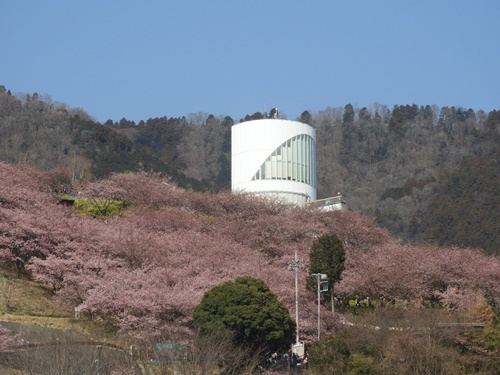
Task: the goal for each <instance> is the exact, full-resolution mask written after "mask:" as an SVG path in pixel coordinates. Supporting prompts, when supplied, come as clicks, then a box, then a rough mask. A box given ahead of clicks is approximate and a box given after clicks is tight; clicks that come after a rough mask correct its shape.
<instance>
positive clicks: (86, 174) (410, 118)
mask: <svg viewBox="0 0 500 375" xmlns="http://www.w3.org/2000/svg"><path fill="white" fill-rule="evenodd" d="M262 117H263V114H262V113H259V112H256V113H254V114H253V115H247V116H246V117H245V118H244V119H242V120H240V121H251V120H254V119H259V118H262ZM298 120H300V121H303V122H307V123H309V124H311V125H313V126H314V127H315V128H316V129H317V164H318V197H319V198H323V197H327V196H331V195H335V194H336V193H337V192H341V193H342V194H343V195H344V197H345V199H346V200H347V203H348V206H349V207H350V208H352V209H354V210H356V211H359V212H361V213H363V214H365V215H368V216H371V217H373V218H375V220H376V222H377V223H378V224H379V225H381V226H382V227H384V228H387V229H388V230H389V231H390V232H391V233H392V234H393V235H396V236H398V237H400V238H402V239H403V240H405V241H410V242H418V243H422V242H424V241H426V242H431V243H436V244H446V245H457V246H464V247H465V246H473V247H480V248H482V249H483V250H484V251H485V252H487V253H492V254H499V253H500V236H498V233H500V224H499V223H500V214H499V212H500V210H499V206H500V205H499V201H500V197H499V195H498V192H497V191H498V189H497V187H498V186H500V173H498V170H499V169H500V165H499V163H500V161H499V147H500V135H499V125H500V112H498V111H492V112H490V113H485V112H483V111H477V112H476V111H474V110H473V109H464V108H460V107H457V108H455V107H451V108H450V107H443V108H438V107H436V106H429V105H426V106H417V105H399V106H395V107H394V108H393V109H392V110H390V109H388V108H387V107H386V106H383V105H378V104H374V105H373V106H371V107H370V108H354V107H353V106H352V105H350V104H348V105H346V106H345V107H328V108H326V109H324V110H321V111H318V112H315V113H313V112H308V111H305V112H304V113H303V114H302V115H301V116H300V118H299V119H298ZM233 123H234V122H233V119H231V117H229V116H213V115H209V114H205V113H195V114H189V115H187V116H186V117H182V118H167V117H166V116H165V117H161V118H151V119H147V120H144V121H140V122H139V123H137V124H136V123H135V122H133V121H128V120H127V119H122V120H120V121H118V122H113V121H112V120H109V121H107V122H106V123H105V124H102V125H101V124H99V123H96V122H95V121H93V120H92V119H91V117H90V116H89V115H87V114H86V113H85V112H84V111H83V110H81V109H69V108H67V107H66V106H64V105H63V104H57V103H52V102H51V100H50V98H40V97H39V96H38V95H36V94H33V95H22V96H20V97H15V96H13V95H11V94H10V93H9V92H8V91H6V90H5V89H1V90H0V134H1V135H2V136H1V137H0V160H3V161H7V162H10V163H21V164H27V165H32V166H34V167H36V168H39V169H49V168H53V167H56V166H62V167H65V168H66V169H67V170H68V176H69V181H68V185H70V186H73V187H75V186H77V185H78V183H79V181H86V180H94V179H99V178H103V177H106V176H109V175H110V173H111V172H123V171H137V170H146V171H149V170H154V171H161V172H166V173H168V174H169V175H170V176H172V178H173V179H174V181H176V182H177V183H179V184H180V186H183V187H187V188H193V189H194V190H197V191H224V190H227V189H229V188H230V163H231V161H230V152H231V139H230V137H231V126H232V125H233Z"/></svg>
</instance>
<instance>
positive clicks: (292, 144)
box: [252, 134, 316, 187]
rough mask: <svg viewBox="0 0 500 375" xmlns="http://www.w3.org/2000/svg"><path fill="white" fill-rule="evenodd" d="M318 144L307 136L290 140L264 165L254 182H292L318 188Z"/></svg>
mask: <svg viewBox="0 0 500 375" xmlns="http://www.w3.org/2000/svg"><path fill="white" fill-rule="evenodd" d="M315 155H316V144H315V142H314V139H313V138H312V137H311V136H309V135H305V134H301V135H298V136H295V137H293V138H290V139H288V140H287V141H285V142H284V143H283V144H282V145H280V146H279V147H278V148H277V149H276V150H274V151H273V152H272V153H271V155H270V156H269V157H268V158H267V159H266V160H265V161H264V163H262V165H261V166H260V167H259V169H258V170H257V172H256V173H255V174H254V176H253V177H252V180H291V181H298V182H303V183H305V184H309V185H311V186H313V187H316V158H315Z"/></svg>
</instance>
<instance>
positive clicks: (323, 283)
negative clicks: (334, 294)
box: [311, 273, 328, 340]
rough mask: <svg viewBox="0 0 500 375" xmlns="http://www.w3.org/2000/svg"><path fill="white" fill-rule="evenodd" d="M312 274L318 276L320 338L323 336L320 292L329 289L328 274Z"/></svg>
mask: <svg viewBox="0 0 500 375" xmlns="http://www.w3.org/2000/svg"><path fill="white" fill-rule="evenodd" d="M311 276H314V277H316V280H317V282H318V340H319V338H320V336H321V308H320V307H321V299H320V293H321V292H327V291H328V276H327V275H325V274H324V273H313V274H311Z"/></svg>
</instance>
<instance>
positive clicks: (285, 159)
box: [231, 119, 316, 205]
mask: <svg viewBox="0 0 500 375" xmlns="http://www.w3.org/2000/svg"><path fill="white" fill-rule="evenodd" d="M231 137H232V139H231V187H232V190H233V191H234V192H239V191H244V192H249V193H255V194H259V195H260V194H265V195H270V196H275V197H276V198H278V199H281V200H282V201H284V202H287V203H291V204H297V205H302V204H304V203H305V202H307V201H310V200H315V199H316V129H314V128H313V127H312V126H310V125H307V124H304V123H301V122H297V121H288V120H280V119H264V120H254V121H246V122H242V123H239V124H236V125H233V127H232V129H231Z"/></svg>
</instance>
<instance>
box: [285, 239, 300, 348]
mask: <svg viewBox="0 0 500 375" xmlns="http://www.w3.org/2000/svg"><path fill="white" fill-rule="evenodd" d="M300 262H301V261H300V260H299V259H298V258H297V249H295V259H293V260H291V261H289V262H288V270H289V271H294V272H295V323H296V324H297V330H296V334H295V343H296V344H298V343H299V342H300V341H299V268H300Z"/></svg>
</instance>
